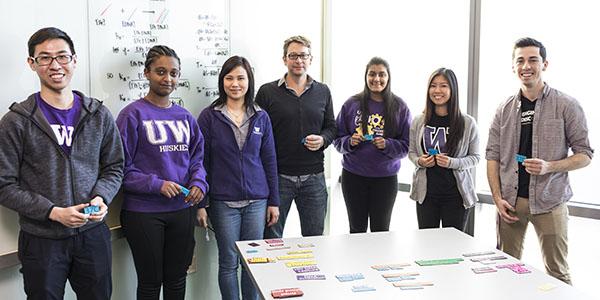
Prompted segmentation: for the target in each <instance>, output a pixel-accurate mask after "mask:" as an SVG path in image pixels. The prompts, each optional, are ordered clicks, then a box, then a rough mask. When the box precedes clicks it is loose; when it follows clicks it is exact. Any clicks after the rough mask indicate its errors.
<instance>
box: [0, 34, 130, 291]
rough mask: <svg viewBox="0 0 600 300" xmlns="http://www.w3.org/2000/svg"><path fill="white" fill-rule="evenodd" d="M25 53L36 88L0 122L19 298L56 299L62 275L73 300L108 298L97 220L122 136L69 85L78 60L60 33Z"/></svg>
mask: <svg viewBox="0 0 600 300" xmlns="http://www.w3.org/2000/svg"><path fill="white" fill-rule="evenodd" d="M28 48H29V57H28V58H27V62H28V64H29V67H30V68H31V70H33V71H34V72H36V74H37V75H38V77H39V80H40V86H41V89H40V91H39V92H37V93H35V94H32V95H31V96H29V97H28V98H27V99H26V100H25V101H23V102H20V103H14V104H12V105H11V106H10V111H9V112H8V113H6V114H5V115H4V116H3V117H2V120H0V145H2V147H0V204H1V205H4V206H6V207H8V208H9V209H12V210H15V211H16V212H17V213H18V214H19V219H20V225H21V231H20V233H19V253H18V255H19V259H20V261H21V273H22V274H23V281H24V288H25V293H26V294H27V298H28V299H62V298H63V295H64V289H65V283H66V280H67V279H68V280H69V282H70V284H71V287H72V288H73V290H74V291H75V293H76V294H77V298H78V299H110V296H111V293H112V281H111V242H110V232H109V229H108V227H107V226H106V224H105V223H104V216H105V215H106V213H107V209H108V204H109V203H110V201H111V200H112V198H113V197H114V196H115V194H116V193H117V190H118V189H119V186H120V185H121V179H122V177H123V148H122V144H121V139H120V136H119V132H118V130H117V127H116V125H115V123H114V121H113V118H112V116H111V114H110V112H109V111H108V109H107V108H106V106H103V105H102V102H100V101H98V100H96V99H92V98H89V97H87V96H85V95H84V94H83V93H81V92H79V91H74V90H72V89H71V87H70V83H71V78H72V76H73V72H74V71H75V67H76V65H77V56H76V55H75V49H74V46H73V41H72V40H71V38H70V37H69V36H68V35H67V34H66V33H65V32H63V31H62V30H60V29H57V28H43V29H40V30H38V31H37V32H36V33H34V34H33V35H32V36H31V38H30V39H29V42H28ZM88 207H93V208H96V211H95V212H89V211H87V209H86V208H88ZM84 209H86V210H84Z"/></svg>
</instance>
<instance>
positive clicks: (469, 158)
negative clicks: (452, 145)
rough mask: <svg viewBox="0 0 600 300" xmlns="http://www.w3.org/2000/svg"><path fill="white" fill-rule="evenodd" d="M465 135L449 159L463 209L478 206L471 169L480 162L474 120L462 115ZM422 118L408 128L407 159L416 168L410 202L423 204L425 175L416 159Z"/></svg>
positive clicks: (421, 153)
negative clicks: (411, 200) (454, 155)
mask: <svg viewBox="0 0 600 300" xmlns="http://www.w3.org/2000/svg"><path fill="white" fill-rule="evenodd" d="M462 116H463V118H464V120H465V132H464V135H463V138H462V139H461V140H460V143H459V144H458V152H457V154H456V157H451V158H450V169H452V173H454V177H455V178H456V185H457V187H458V191H459V193H460V195H461V196H462V198H463V205H464V206H465V208H469V207H472V206H473V205H475V202H477V194H476V193H475V183H474V182H475V181H474V174H473V169H474V168H475V166H477V163H478V162H479V133H478V131H477V124H476V123H475V119H473V117H471V116H469V115H467V114H463V115H462ZM424 123H425V115H423V114H421V115H420V116H418V117H417V118H415V119H414V120H413V122H412V124H411V126H410V144H409V147H408V158H409V159H410V161H412V162H413V164H415V166H416V168H415V171H414V173H413V183H412V188H411V192H410V198H411V199H413V200H415V201H418V202H419V203H423V200H425V195H426V194H427V174H426V169H427V168H424V167H421V166H419V163H418V160H419V157H420V156H421V155H423V154H425V153H424V151H423V147H421V140H422V139H423V131H424V127H425V124H424Z"/></svg>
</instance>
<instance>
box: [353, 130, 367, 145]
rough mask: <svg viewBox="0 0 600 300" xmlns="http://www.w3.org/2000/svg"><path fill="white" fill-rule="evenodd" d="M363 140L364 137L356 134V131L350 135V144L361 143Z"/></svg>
mask: <svg viewBox="0 0 600 300" xmlns="http://www.w3.org/2000/svg"><path fill="white" fill-rule="evenodd" d="M364 140H365V138H364V137H363V136H362V135H360V134H358V133H354V134H353V135H352V136H351V137H350V146H352V147H355V146H356V145H358V144H360V143H362V142H363V141H364Z"/></svg>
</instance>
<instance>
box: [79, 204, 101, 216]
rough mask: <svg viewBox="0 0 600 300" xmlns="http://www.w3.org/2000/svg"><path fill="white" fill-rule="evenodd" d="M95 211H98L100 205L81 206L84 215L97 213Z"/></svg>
mask: <svg viewBox="0 0 600 300" xmlns="http://www.w3.org/2000/svg"><path fill="white" fill-rule="evenodd" d="M97 212H100V207H99V206H97V205H90V206H88V207H84V208H83V213H84V214H86V215H89V214H92V213H97Z"/></svg>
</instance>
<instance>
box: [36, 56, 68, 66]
mask: <svg viewBox="0 0 600 300" xmlns="http://www.w3.org/2000/svg"><path fill="white" fill-rule="evenodd" d="M31 59H33V61H35V63H36V64H38V66H48V65H51V64H52V61H53V60H56V62H57V63H59V64H61V65H66V64H68V63H70V62H71V61H73V55H69V54H61V55H57V56H48V55H40V56H38V57H32V58H31Z"/></svg>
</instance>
